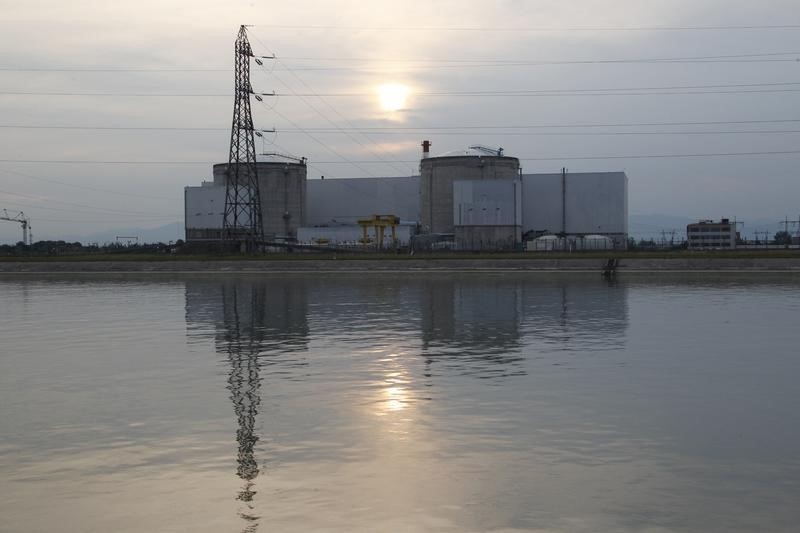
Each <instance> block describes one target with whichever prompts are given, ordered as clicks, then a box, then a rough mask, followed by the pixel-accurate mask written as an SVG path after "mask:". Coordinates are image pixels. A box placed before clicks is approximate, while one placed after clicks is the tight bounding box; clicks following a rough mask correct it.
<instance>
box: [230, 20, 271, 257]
mask: <svg viewBox="0 0 800 533" xmlns="http://www.w3.org/2000/svg"><path fill="white" fill-rule="evenodd" d="M251 57H254V56H253V49H252V48H251V47H250V41H249V40H248V39H247V28H246V26H241V27H240V28H239V35H238V36H237V38H236V43H235V59H236V74H235V79H236V83H235V96H234V103H233V124H232V125H231V148H230V156H229V157H228V170H227V176H226V178H227V179H226V186H225V218H224V221H223V224H222V238H223V240H225V241H229V242H232V243H236V244H238V245H239V247H240V248H244V249H245V250H247V251H248V252H255V251H257V250H258V247H259V246H260V245H261V243H262V242H263V241H264V227H263V226H262V224H261V194H260V192H259V187H258V171H257V170H256V148H255V139H254V138H253V114H252V111H251V109H250V95H251V94H253V87H252V86H251V85H250V58H251Z"/></svg>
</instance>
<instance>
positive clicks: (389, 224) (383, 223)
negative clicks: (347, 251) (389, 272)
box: [358, 215, 400, 250]
mask: <svg viewBox="0 0 800 533" xmlns="http://www.w3.org/2000/svg"><path fill="white" fill-rule="evenodd" d="M358 225H359V226H361V229H362V230H363V232H364V237H363V238H362V239H361V242H362V243H363V244H367V243H369V242H370V238H369V237H368V236H367V229H368V228H375V247H376V248H377V249H378V250H380V249H382V248H383V232H384V230H385V229H386V228H391V230H392V248H397V226H399V225H400V217H398V216H395V215H372V216H371V217H369V218H360V219H359V220H358Z"/></svg>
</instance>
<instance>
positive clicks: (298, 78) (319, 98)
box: [256, 38, 405, 173]
mask: <svg viewBox="0 0 800 533" xmlns="http://www.w3.org/2000/svg"><path fill="white" fill-rule="evenodd" d="M256 40H257V41H258V42H259V43H261V45H262V46H264V47H265V48H268V47H267V46H266V45H264V43H263V42H261V40H259V39H258V38H256ZM273 55H274V54H273ZM275 61H276V62H278V63H280V64H281V65H284V67H286V68H287V69H288V71H289V73H290V74H291V75H292V76H293V77H294V78H295V79H296V80H297V81H299V82H300V83H301V84H302V85H303V86H304V87H305V88H306V89H308V90H312V91H313V89H311V87H310V86H309V85H308V84H307V83H306V82H305V81H304V80H303V79H302V78H300V77H299V76H298V75H297V74H295V73H294V72H292V71H291V69H289V67H288V66H286V65H285V64H284V63H283V62H281V61H280V60H278V59H277V58H276V59H275ZM261 68H262V70H265V69H264V67H263V65H262V66H261ZM272 76H273V77H274V78H275V79H277V80H278V81H279V82H281V83H282V84H283V85H284V86H285V87H286V88H287V89H289V90H290V91H292V93H295V91H293V90H292V89H291V87H289V85H288V84H287V83H286V82H285V81H283V80H282V79H281V78H280V77H279V76H277V75H275V74H274V73H272ZM295 94H296V93H295ZM315 96H316V95H315ZM316 98H317V99H318V100H320V101H321V102H322V103H323V104H325V105H326V106H327V107H328V109H330V110H331V111H333V112H334V113H335V114H336V115H338V116H339V118H340V119H342V120H344V122H345V124H347V125H348V126H350V127H351V128H352V123H350V122H349V121H348V120H347V119H346V118H345V117H344V116H343V115H342V114H341V113H340V112H339V111H338V110H337V109H336V108H335V107H334V106H332V105H331V104H330V103H329V102H328V101H327V100H325V99H324V98H321V97H320V96H316ZM301 100H302V101H303V103H305V104H306V105H307V106H309V107H310V108H311V109H312V110H313V111H314V112H316V113H317V114H318V115H319V116H321V117H322V118H323V119H325V121H326V122H328V123H329V124H330V125H331V126H333V127H334V128H336V129H337V130H338V131H339V132H340V133H343V134H344V135H346V136H347V137H348V138H349V139H351V140H353V141H355V142H356V143H357V144H358V145H359V146H362V147H363V148H365V149H366V150H367V151H368V152H369V153H370V154H371V155H372V156H373V157H377V158H379V159H384V157H383V156H382V155H381V154H377V153H375V152H374V151H373V150H372V149H371V148H370V147H369V146H367V145H365V144H364V143H362V142H361V141H360V140H359V139H358V138H357V137H355V136H354V135H351V134H350V133H349V131H348V130H345V129H344V128H342V127H341V126H339V125H338V124H336V123H335V122H333V121H332V120H331V119H330V118H328V116H327V115H325V114H324V113H322V112H321V111H320V110H319V109H317V108H316V107H315V106H314V105H313V104H312V103H311V102H309V101H308V100H307V99H306V98H301ZM350 131H357V130H352V129H351V130H350ZM362 135H363V136H364V138H365V139H367V142H369V143H371V144H375V143H374V142H373V141H372V140H371V139H369V137H367V136H366V135H364V134H362ZM378 151H379V152H381V153H384V152H383V150H381V149H380V148H378ZM389 164H392V163H391V161H389ZM392 167H393V168H394V169H395V170H398V169H399V170H400V172H402V173H405V169H402V168H400V167H398V166H395V165H394V164H392Z"/></svg>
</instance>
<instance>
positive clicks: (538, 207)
mask: <svg viewBox="0 0 800 533" xmlns="http://www.w3.org/2000/svg"><path fill="white" fill-rule="evenodd" d="M235 57H236V71H235V81H236V90H235V92H234V113H233V123H232V126H231V144H230V156H229V159H228V163H221V164H217V165H214V167H213V171H212V179H211V181H204V182H203V183H202V184H201V185H199V186H190V187H186V188H185V191H184V194H185V204H184V209H185V221H186V222H185V224H186V228H185V230H186V239H187V241H188V242H190V243H196V244H202V243H206V244H213V243H215V242H218V243H227V244H228V245H231V246H232V248H231V249H235V248H238V249H240V250H241V251H250V252H256V251H259V250H264V249H270V248H280V247H287V246H288V247H297V248H303V247H305V248H308V249H315V248H317V249H319V248H325V249H329V248H334V249H339V248H347V249H351V250H369V249H374V250H382V249H399V248H410V249H411V250H425V251H433V250H464V251H515V250H519V251H522V250H528V251H534V250H541V251H547V250H570V251H571V250H580V249H623V248H625V247H626V246H627V239H628V178H627V176H626V175H625V173H624V172H601V173H570V172H568V171H567V169H562V171H561V172H560V173H554V174H524V173H523V172H522V168H521V166H520V160H519V159H518V158H516V157H511V156H509V155H506V154H505V153H504V151H503V149H502V148H496V149H495V148H489V147H486V146H481V145H475V146H470V147H468V148H467V149H465V150H463V151H454V152H447V153H443V154H439V155H435V156H431V153H430V149H431V142H430V141H427V140H426V141H423V142H422V157H421V159H420V164H419V175H417V176H400V177H372V178H337V179H322V178H320V179H311V180H309V179H308V167H307V164H306V159H305V158H296V157H293V156H285V155H280V154H271V155H269V154H265V155H269V157H270V158H271V160H269V161H257V158H256V153H255V141H254V138H255V136H261V135H262V133H261V132H260V131H258V130H256V129H255V128H254V126H253V119H252V113H251V109H250V97H251V96H252V95H255V97H256V98H257V99H259V98H261V96H259V95H258V94H257V93H254V92H253V88H252V85H251V83H250V60H251V59H253V58H255V61H256V62H257V63H258V62H261V61H262V60H265V59H266V60H269V59H274V56H256V55H254V54H253V50H252V48H251V46H250V42H249V40H248V38H247V29H246V27H245V26H242V27H241V28H240V30H239V34H238V36H237V39H236V42H235ZM259 64H261V63H259Z"/></svg>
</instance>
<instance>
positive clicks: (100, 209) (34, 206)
mask: <svg viewBox="0 0 800 533" xmlns="http://www.w3.org/2000/svg"><path fill="white" fill-rule="evenodd" d="M0 172H2V170H0ZM0 193H2V194H8V195H11V197H12V198H13V197H16V196H19V197H22V198H29V199H32V200H42V201H46V202H47V203H48V204H50V203H56V204H63V205H69V206H73V208H72V209H63V208H58V207H49V206H43V205H37V204H24V203H20V202H17V201H15V200H13V199H12V200H11V203H14V204H18V205H21V206H23V207H25V208H30V209H47V210H50V211H68V212H76V211H77V210H76V209H74V208H75V207H79V208H81V209H89V210H91V211H93V212H94V213H89V214H100V215H112V214H114V215H121V216H138V217H142V216H146V217H155V218H166V217H170V218H171V217H172V216H173V215H166V214H162V213H145V212H141V211H124V210H120V209H109V208H105V207H95V206H90V205H85V204H77V203H73V202H65V201H63V200H55V199H53V198H43V197H40V196H32V195H30V194H24V193H20V192H10V191H3V190H0ZM4 202H6V203H8V202H7V201H5V200H4ZM77 212H80V211H77ZM84 212H86V211H84Z"/></svg>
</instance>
